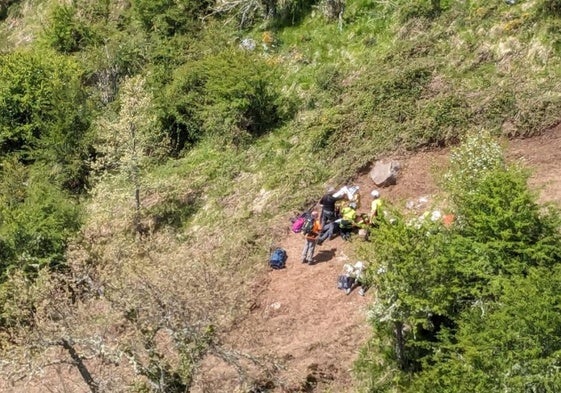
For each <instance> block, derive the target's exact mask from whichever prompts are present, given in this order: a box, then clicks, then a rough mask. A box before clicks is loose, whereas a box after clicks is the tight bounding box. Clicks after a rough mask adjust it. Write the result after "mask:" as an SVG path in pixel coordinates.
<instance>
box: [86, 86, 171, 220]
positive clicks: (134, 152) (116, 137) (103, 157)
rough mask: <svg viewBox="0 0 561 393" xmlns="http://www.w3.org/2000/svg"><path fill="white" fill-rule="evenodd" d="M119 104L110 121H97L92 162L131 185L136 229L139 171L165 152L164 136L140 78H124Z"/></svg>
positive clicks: (139, 205)
mask: <svg viewBox="0 0 561 393" xmlns="http://www.w3.org/2000/svg"><path fill="white" fill-rule="evenodd" d="M120 98H121V107H120V110H119V114H118V116H117V117H116V119H115V120H114V121H100V122H99V125H98V126H99V127H98V128H99V132H98V140H97V141H96V145H95V147H96V149H97V153H98V157H97V158H96V161H95V162H94V163H93V166H94V168H95V169H97V170H98V171H100V173H102V174H104V173H109V174H111V173H116V174H124V175H125V176H126V177H127V179H128V180H129V181H130V183H131V184H132V185H133V187H134V200H135V218H134V221H135V222H134V223H135V226H136V227H137V229H138V225H139V222H140V208H141V198H140V189H141V172H142V171H143V170H144V169H145V168H146V167H147V165H149V163H150V162H151V161H152V162H155V161H156V160H158V159H159V158H162V157H163V156H165V155H166V153H167V143H166V139H165V138H164V137H163V135H162V133H161V132H159V129H158V128H157V127H156V117H155V115H154V111H153V108H152V97H151V95H150V94H149V92H147V91H146V88H145V80H144V78H142V77H140V76H137V77H133V78H129V79H127V80H126V81H125V82H124V83H123V86H122V91H121V97H120Z"/></svg>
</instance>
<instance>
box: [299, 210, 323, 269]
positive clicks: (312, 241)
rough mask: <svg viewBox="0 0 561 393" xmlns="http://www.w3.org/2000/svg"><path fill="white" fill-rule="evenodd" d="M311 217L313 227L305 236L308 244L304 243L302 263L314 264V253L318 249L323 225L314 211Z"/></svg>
mask: <svg viewBox="0 0 561 393" xmlns="http://www.w3.org/2000/svg"><path fill="white" fill-rule="evenodd" d="M311 215H312V220H313V225H312V229H311V230H310V231H309V232H307V233H305V234H304V237H305V238H306V242H305V243H304V249H303V250H302V263H312V258H313V257H314V251H315V248H316V240H317V238H318V235H319V233H320V231H321V224H320V222H319V220H318V212H317V211H316V210H314V211H313V212H312V214H311Z"/></svg>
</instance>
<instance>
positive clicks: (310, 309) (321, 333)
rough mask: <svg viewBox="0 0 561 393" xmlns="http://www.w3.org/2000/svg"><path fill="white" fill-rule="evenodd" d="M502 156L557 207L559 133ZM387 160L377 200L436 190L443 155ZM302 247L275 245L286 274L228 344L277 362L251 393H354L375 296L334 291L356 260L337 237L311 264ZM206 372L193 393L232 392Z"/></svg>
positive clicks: (228, 382) (270, 276)
mask: <svg viewBox="0 0 561 393" xmlns="http://www.w3.org/2000/svg"><path fill="white" fill-rule="evenodd" d="M507 155H508V157H509V158H510V159H513V160H522V161H523V162H524V163H525V165H527V166H528V167H530V168H531V170H532V171H533V173H534V175H533V176H532V178H531V181H530V184H531V186H532V187H535V188H536V189H537V190H540V198H539V199H540V201H541V202H546V201H554V202H560V201H561V127H557V128H555V129H552V130H549V131H548V132H546V133H545V134H544V135H542V136H539V137H534V138H531V139H524V140H515V141H510V142H509V143H508V145H507ZM390 158H391V159H397V160H398V161H399V162H400V163H401V166H402V169H401V172H400V176H399V178H398V184H397V185H395V186H391V187H388V188H385V189H383V190H382V196H383V197H384V198H386V199H387V200H390V201H392V202H393V203H397V204H400V203H405V201H407V200H409V199H415V200H418V198H419V197H420V196H428V197H429V198H430V196H431V194H433V193H434V192H436V191H437V189H436V186H435V182H434V179H433V177H432V176H433V174H434V173H437V172H435V171H434V170H435V169H436V170H438V168H442V166H443V165H445V163H446V162H447V159H448V151H447V150H439V151H432V152H422V153H417V154H414V155H411V156H395V157H388V158H387V159H390ZM354 183H355V184H358V185H360V190H361V197H362V201H363V203H362V207H361V210H364V209H365V208H366V209H368V205H369V203H370V198H369V196H368V193H369V191H370V190H371V189H372V188H373V186H374V185H373V183H372V181H371V179H370V178H369V177H368V174H367V173H366V174H364V175H361V176H360V177H358V178H357V179H356V181H355V182H354ZM284 225H287V226H288V223H286V224H284ZM287 233H288V232H287ZM303 242H304V240H303V238H302V236H301V235H299V234H293V233H289V234H288V235H287V236H286V237H285V238H284V239H281V241H280V245H281V246H282V247H283V248H285V249H286V250H287V252H288V256H289V257H288V262H287V268H286V269H284V270H279V271H270V272H268V273H266V274H265V276H264V277H261V278H260V279H259V281H258V282H256V283H255V287H256V288H257V289H258V290H257V293H258V295H257V299H256V301H255V307H254V309H253V312H252V314H251V315H250V316H249V318H248V319H247V320H245V321H244V322H243V323H242V324H240V325H239V326H237V327H236V329H235V331H234V332H232V335H231V340H232V341H231V343H230V344H231V345H233V346H235V347H237V348H239V349H240V350H244V351H249V352H251V353H254V354H258V355H266V354H268V355H271V356H275V357H276V358H278V359H280V360H281V364H282V366H283V367H282V368H281V369H280V370H279V371H278V374H277V378H278V379H277V380H275V384H276V387H275V388H273V389H270V390H269V389H267V390H265V389H264V390H255V391H256V392H257V391H267V392H334V393H344V392H354V391H356V390H355V389H356V387H354V386H353V385H352V375H351V367H352V363H353V361H354V360H355V359H356V357H357V354H358V349H359V347H360V346H361V344H362V343H364V342H365V341H366V340H367V339H368V336H369V327H368V325H367V324H366V312H367V309H368V305H369V303H370V302H372V300H373V296H374V292H375V291H370V292H369V293H367V295H366V296H365V297H361V296H359V294H358V293H357V291H354V292H353V293H351V294H350V295H348V296H347V295H345V294H344V293H343V292H342V291H340V290H338V289H337V288H336V277H337V275H338V274H339V273H340V271H341V269H342V266H343V264H344V263H345V262H348V261H350V262H355V261H356V259H353V256H352V254H351V249H350V245H349V243H347V242H344V241H342V240H341V239H340V238H336V239H334V240H332V241H328V242H325V243H324V244H323V245H322V246H321V247H320V246H318V247H317V248H316V250H317V251H316V258H315V263H314V264H313V265H311V266H310V265H307V264H303V263H301V260H300V254H301V249H302V246H303ZM206 366H207V367H205V368H204V369H206V371H204V373H203V378H202V379H201V380H200V381H199V386H198V389H197V391H201V392H231V391H234V390H233V386H234V385H235V376H234V375H233V374H232V373H231V370H228V369H227V368H224V367H221V366H220V365H219V364H216V363H208V364H207V365H206ZM211 381H213V382H214V383H212V382H211Z"/></svg>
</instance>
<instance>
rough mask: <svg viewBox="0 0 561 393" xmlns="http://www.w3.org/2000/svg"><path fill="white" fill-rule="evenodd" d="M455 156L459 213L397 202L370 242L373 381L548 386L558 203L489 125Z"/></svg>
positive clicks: (410, 386)
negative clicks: (418, 209)
mask: <svg viewBox="0 0 561 393" xmlns="http://www.w3.org/2000/svg"><path fill="white" fill-rule="evenodd" d="M474 152H478V153H482V154H474ZM451 161H452V165H451V169H450V172H448V174H447V177H446V180H447V182H446V184H447V185H448V186H449V187H448V189H447V191H448V193H449V196H450V207H449V208H450V209H451V211H453V212H454V214H455V215H456V220H455V223H454V224H453V225H452V226H451V227H446V226H444V225H443V224H442V223H441V221H434V222H433V221H432V220H430V219H429V218H428V217H427V218H424V219H422V218H415V217H413V218H411V217H409V218H408V217H406V216H402V215H398V214H396V215H395V217H394V218H393V219H392V220H386V221H384V220H383V221H382V222H381V224H380V227H379V228H377V229H376V235H375V236H374V237H373V241H372V243H371V244H368V245H367V246H365V247H364V248H363V250H362V253H363V254H364V257H365V258H369V259H370V261H371V262H372V268H371V270H370V273H369V274H370V278H369V279H370V281H371V282H372V283H373V285H375V286H376V287H377V289H378V301H377V302H376V304H375V305H374V306H373V309H372V315H371V317H372V325H373V327H374V336H375V337H376V339H375V340H376V341H373V342H372V343H371V344H370V345H371V347H376V346H378V347H379V353H380V354H383V358H378V359H377V360H375V359H372V358H369V356H371V352H366V351H365V352H364V353H363V357H362V360H361V361H360V362H359V369H360V371H361V372H362V373H363V375H364V376H365V380H366V381H368V382H367V385H368V389H367V390H369V391H386V390H387V391H394V389H395V387H396V386H400V391H411V392H429V391H431V392H433V391H438V392H452V391H476V392H484V391H496V390H499V389H502V388H507V389H509V390H514V391H522V390H524V389H525V388H523V387H528V386H531V388H532V389H536V390H538V391H547V389H551V388H552V387H555V386H558V383H559V380H558V379H557V378H556V377H554V376H550V375H549V374H550V371H548V368H550V367H554V364H556V362H557V358H556V356H557V355H556V354H557V353H558V351H559V350H560V349H561V347H560V343H559V342H558V341H559V340H558V337H557V333H555V332H554V330H555V329H556V328H555V327H554V325H555V322H552V319H551V318H553V319H555V318H557V317H556V314H557V308H558V304H559V302H560V301H561V297H560V296H559V294H558V293H556V290H555V289H554V288H556V287H557V286H558V285H559V282H558V281H557V273H555V272H557V271H558V270H559V269H558V268H559V262H561V253H560V252H559V250H561V237H560V235H559V225H560V218H559V214H558V212H557V211H555V210H542V209H540V207H539V206H538V205H537V203H536V202H535V198H536V197H535V196H534V195H532V194H531V193H530V191H529V189H528V186H527V184H526V181H527V175H526V174H525V173H524V172H523V171H521V170H520V169H519V168H515V167H508V166H505V165H504V158H503V157H502V156H501V150H500V148H498V146H497V145H496V143H494V142H493V141H492V140H491V139H490V138H489V137H488V136H487V137H479V136H472V137H471V138H469V139H468V140H466V141H465V142H464V144H462V145H461V146H460V147H458V148H456V151H455V152H453V153H452V159H451ZM374 250H375V251H374ZM542 291H543V292H542ZM542 296H545V297H546V299H544V297H542ZM530 309H531V311H530ZM538 310H539V311H538ZM534 312H535V313H536V314H534ZM537 315H540V317H537ZM545 321H547V322H545ZM550 323H553V325H550ZM544 324H545V325H547V326H544ZM537 332H540V333H537ZM545 332H549V333H545ZM550 333H551V336H550V335H549V334H550ZM546 336H547V338H546ZM382 359H383V360H382ZM380 375H385V379H384V380H380ZM554 389H555V388H554Z"/></svg>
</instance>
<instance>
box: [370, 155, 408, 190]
mask: <svg viewBox="0 0 561 393" xmlns="http://www.w3.org/2000/svg"><path fill="white" fill-rule="evenodd" d="M400 168H401V166H400V164H399V162H397V161H391V162H384V161H377V162H376V163H375V164H374V166H373V167H372V169H371V170H370V178H371V179H372V181H373V182H374V184H376V185H377V186H378V187H387V186H391V185H394V184H396V183H397V175H398V173H399V170H400Z"/></svg>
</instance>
